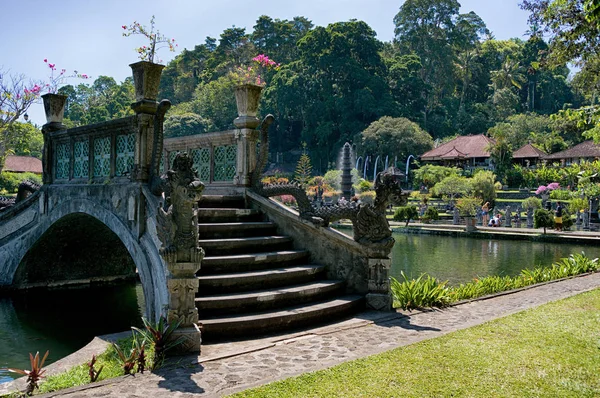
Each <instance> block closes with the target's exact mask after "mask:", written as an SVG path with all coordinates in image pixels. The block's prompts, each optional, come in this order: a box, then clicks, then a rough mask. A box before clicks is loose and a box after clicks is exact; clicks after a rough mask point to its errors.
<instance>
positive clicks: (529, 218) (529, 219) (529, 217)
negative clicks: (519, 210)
mask: <svg viewBox="0 0 600 398" xmlns="http://www.w3.org/2000/svg"><path fill="white" fill-rule="evenodd" d="M527 228H533V208H531V207H528V208H527Z"/></svg>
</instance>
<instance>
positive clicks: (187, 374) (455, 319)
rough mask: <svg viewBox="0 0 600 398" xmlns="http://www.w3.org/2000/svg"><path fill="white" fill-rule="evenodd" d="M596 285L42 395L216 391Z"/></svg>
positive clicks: (186, 360)
mask: <svg viewBox="0 0 600 398" xmlns="http://www.w3.org/2000/svg"><path fill="white" fill-rule="evenodd" d="M599 287H600V273H596V274H591V275H587V276H583V277H577V278H573V279H568V280H563V281H559V282H553V283H549V284H545V285H542V286H536V287H533V288H529V289H525V290H521V291H518V292H514V293H510V294H504V295H498V296H495V297H493V298H489V299H486V300H478V301H473V302H469V303H464V304H461V305H457V306H454V307H451V308H448V309H444V310H443V311H429V312H413V313H410V312H406V313H388V314H384V313H377V312H365V313H363V314H360V315H359V316H357V317H356V318H353V319H352V320H349V321H346V322H342V323H339V324H336V325H333V326H328V327H324V328H318V329H313V330H310V331H306V332H303V333H299V334H295V335H287V336H279V337H271V338H266V339H262V340H254V341H252V342H238V343H229V344H219V345H206V346H204V347H203V353H202V356H201V357H199V358H198V357H182V358H181V359H180V361H179V362H178V364H177V365H175V366H172V367H171V368H170V369H166V370H161V371H159V372H158V373H156V374H150V373H145V374H143V375H139V374H138V375H135V376H127V377H121V378H118V379H112V380H106V381H104V382H101V383H97V384H92V385H88V386H84V387H80V388H76V389H72V390H65V391H62V392H59V393H54V394H46V395H44V396H45V397H53V396H61V397H146V398H150V397H151V398H158V397H195V396H203V397H206V396H221V395H226V394H230V393H233V392H236V391H240V390H244V389H247V388H250V387H253V386H257V385H261V384H265V383H268V382H271V381H274V380H278V379H283V378H286V377H290V376H294V375H298V374H301V373H304V372H309V371H314V370H318V369H323V368H326V367H330V366H333V365H336V364H339V363H341V362H345V361H350V360H353V359H357V358H360V357H364V356H367V355H372V354H376V353H380V352H382V351H386V350H389V349H392V348H395V347H399V346H403V345H408V344H413V343H416V342H418V341H422V340H425V339H430V338H434V337H438V336H441V335H444V334H446V333H450V332H453V331H456V330H459V329H464V328H468V327H471V326H475V325H478V324H481V323H484V322H486V321H489V320H492V319H496V318H500V317H503V316H506V315H509V314H513V313H516V312H519V311H522V310H525V309H528V308H533V307H537V306H539V305H541V304H545V303H548V302H551V301H555V300H560V299H563V298H567V297H570V296H573V295H575V294H578V293H581V292H585V291H589V290H592V289H595V288H599Z"/></svg>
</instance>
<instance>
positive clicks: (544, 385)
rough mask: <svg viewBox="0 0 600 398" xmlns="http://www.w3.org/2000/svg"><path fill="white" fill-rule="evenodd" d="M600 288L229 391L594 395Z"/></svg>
mask: <svg viewBox="0 0 600 398" xmlns="http://www.w3.org/2000/svg"><path fill="white" fill-rule="evenodd" d="M599 370H600V289H596V290H594V291H592V292H588V293H584V294H580V295H578V296H576V297H572V298H569V299H566V300H562V301H559V302H555V303H550V304H547V305H544V306H542V307H539V308H536V309H532V310H528V311H524V312H521V313H518V314H516V315H512V316H509V317H506V318H502V319H498V320H495V321H492V322H488V323H485V324H483V325H480V326H476V327H473V328H470V329H466V330H462V331H458V332H455V333H451V334H448V335H446V336H443V337H440V338H436V339H433V340H429V341H425V342H421V343H418V344H414V345H411V346H407V347H401V348H398V349H395V350H392V351H388V352H386V353H383V354H379V355H374V356H371V357H368V358H364V359H360V360H356V361H352V362H348V363H345V364H342V365H339V366H336V367H333V368H331V369H327V370H323V371H319V372H314V373H309V374H305V375H301V376H299V377H295V378H290V379H286V380H283V381H279V382H275V383H272V384H269V385H266V386H264V387H260V388H255V389H252V390H247V391H243V392H241V393H238V394H235V395H233V397H236V398H239V397H486V398H487V397H598V396H600V376H599Z"/></svg>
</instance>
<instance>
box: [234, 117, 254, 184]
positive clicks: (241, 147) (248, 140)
mask: <svg viewBox="0 0 600 398" xmlns="http://www.w3.org/2000/svg"><path fill="white" fill-rule="evenodd" d="M237 120H238V119H236V121H237ZM243 121H244V122H245V123H248V122H250V120H249V119H244V120H243ZM258 123H260V121H259V120H258V119H256V124H255V123H254V122H252V123H250V125H251V126H254V127H253V128H247V127H244V128H240V129H238V130H236V132H235V138H236V141H237V165H236V173H237V174H236V176H235V177H234V179H235V180H234V184H236V185H243V186H250V173H252V172H253V171H254V169H255V168H256V152H257V151H256V143H257V142H258V135H259V133H260V132H259V131H258V130H254V128H256V127H257V126H258ZM246 125H247V126H248V124H246Z"/></svg>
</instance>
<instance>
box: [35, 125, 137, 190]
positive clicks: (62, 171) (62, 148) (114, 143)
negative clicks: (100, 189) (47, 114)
mask: <svg viewBox="0 0 600 398" xmlns="http://www.w3.org/2000/svg"><path fill="white" fill-rule="evenodd" d="M139 123H140V120H139V117H138V116H137V115H136V116H130V117H125V118H121V119H116V120H111V121H108V122H102V123H96V124H91V125H87V126H81V127H75V128H71V129H60V130H51V131H44V140H45V149H44V152H45V153H44V183H51V184H65V183H69V184H89V183H94V182H96V183H102V182H106V181H107V180H112V179H117V180H118V179H120V178H121V179H127V181H129V178H130V177H131V176H132V174H133V173H134V169H135V167H134V166H135V165H139V164H141V163H142V160H141V159H140V155H141V153H142V152H143V151H140V148H139V147H140V142H143V140H142V139H141V138H142V133H141V131H142V129H140V128H139V126H138V124H139Z"/></svg>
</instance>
